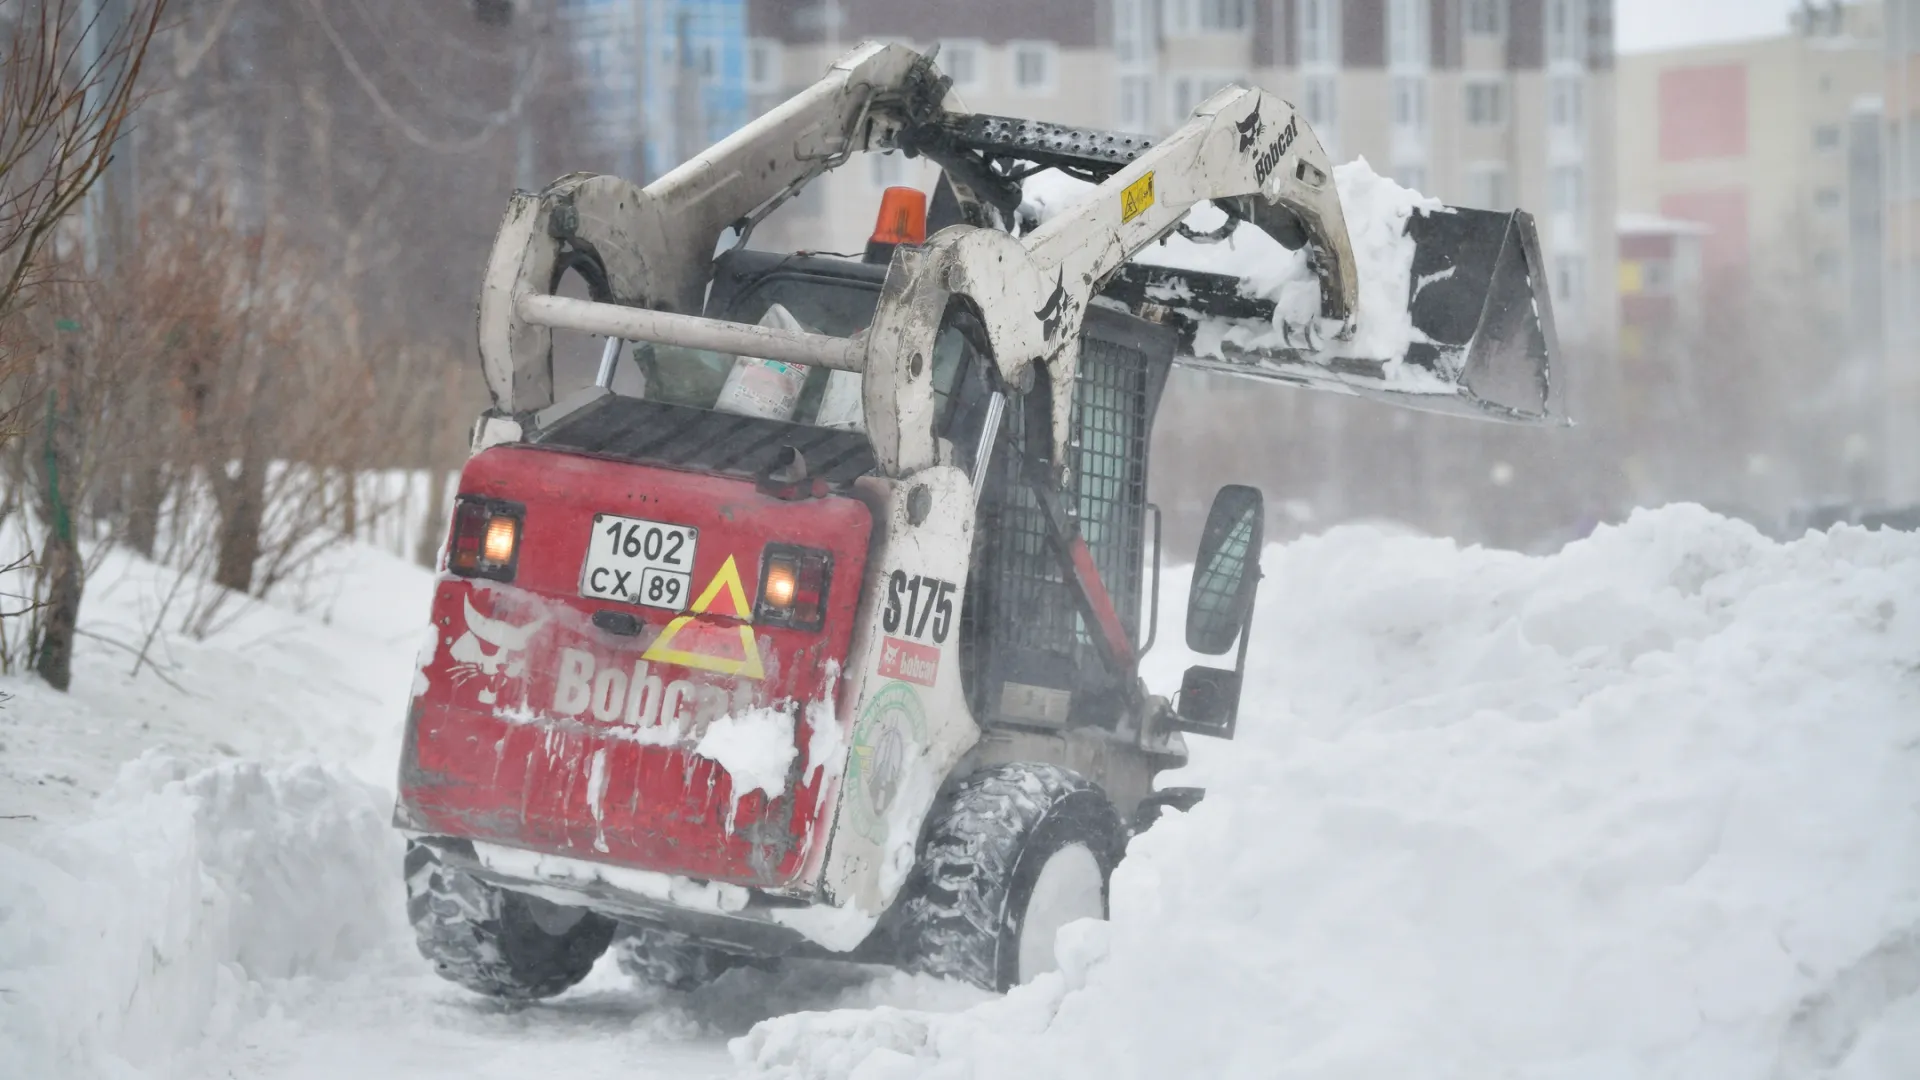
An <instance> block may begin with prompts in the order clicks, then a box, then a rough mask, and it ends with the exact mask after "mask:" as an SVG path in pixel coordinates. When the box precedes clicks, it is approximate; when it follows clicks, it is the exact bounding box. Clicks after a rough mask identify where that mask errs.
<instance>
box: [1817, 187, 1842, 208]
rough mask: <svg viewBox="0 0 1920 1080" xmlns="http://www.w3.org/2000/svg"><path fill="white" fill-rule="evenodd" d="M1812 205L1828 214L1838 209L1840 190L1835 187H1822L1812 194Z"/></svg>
mask: <svg viewBox="0 0 1920 1080" xmlns="http://www.w3.org/2000/svg"><path fill="white" fill-rule="evenodd" d="M1813 205H1814V206H1817V207H1819V208H1820V209H1821V210H1823V211H1826V212H1828V213H1831V212H1833V211H1835V210H1838V209H1840V189H1839V188H1837V187H1823V188H1821V189H1819V190H1818V191H1815V192H1814V193H1813Z"/></svg>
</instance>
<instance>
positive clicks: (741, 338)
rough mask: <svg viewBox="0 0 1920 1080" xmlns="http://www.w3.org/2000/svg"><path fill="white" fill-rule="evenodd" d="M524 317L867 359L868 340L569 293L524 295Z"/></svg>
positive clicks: (655, 336)
mask: <svg viewBox="0 0 1920 1080" xmlns="http://www.w3.org/2000/svg"><path fill="white" fill-rule="evenodd" d="M520 318H521V320H522V321H524V322H528V323H532V324H534V325H536V326H551V327H560V328H565V329H568V330H578V331H581V332H582V333H588V334H602V335H605V336H606V337H608V338H619V339H623V340H626V341H652V342H658V343H660V344H663V345H680V346H684V347H686V348H689V349H711V350H713V351H714V352H719V353H729V354H732V355H735V356H759V357H765V358H766V359H768V360H785V361H788V362H789V363H795V364H811V365H817V366H819V367H826V368H832V369H834V370H836V371H859V370H860V369H861V368H862V367H863V366H864V365H865V362H866V344H865V342H863V341H861V340H860V339H859V338H843V337H834V336H833V335H831V334H809V333H807V332H805V331H802V330H782V329H780V328H778V327H773V326H756V325H751V324H748V323H737V322H725V321H723V320H720V319H703V318H701V317H699V316H698V315H676V314H674V313H673V312H670V311H652V310H649V309H647V308H636V307H622V306H620V305H619V304H596V303H593V302H591V301H588V300H574V299H571V298H570V297H565V296H542V295H539V294H537V293H536V294H533V295H529V296H523V297H521V298H520Z"/></svg>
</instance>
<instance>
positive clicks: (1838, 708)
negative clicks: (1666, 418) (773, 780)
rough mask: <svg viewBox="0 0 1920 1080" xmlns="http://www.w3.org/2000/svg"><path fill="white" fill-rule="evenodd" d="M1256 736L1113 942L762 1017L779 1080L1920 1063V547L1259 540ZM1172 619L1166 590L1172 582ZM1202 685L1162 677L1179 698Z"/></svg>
mask: <svg viewBox="0 0 1920 1080" xmlns="http://www.w3.org/2000/svg"><path fill="white" fill-rule="evenodd" d="M1263 568H1264V570H1265V573H1266V579H1265V581H1264V582H1263V583H1262V586H1261V593H1260V604H1259V609H1258V611H1257V614H1256V619H1255V633H1256V635H1257V636H1256V638H1255V642H1256V645H1255V655H1254V656H1253V657H1252V658H1251V664H1250V668H1251V669H1250V671H1249V681H1250V685H1249V687H1248V693H1247V696H1246V702H1247V704H1246V706H1245V707H1244V708H1243V710H1242V716H1241V719H1240V725H1239V735H1238V738H1237V740H1236V741H1234V742H1233V743H1230V744H1218V743H1208V742H1205V741H1203V740H1195V742H1196V743H1198V744H1199V745H1198V746H1197V747H1196V750H1197V753H1196V762H1195V765H1194V766H1193V768H1192V769H1191V770H1189V774H1188V775H1185V776H1178V775H1176V776H1175V777H1172V778H1170V779H1169V782H1171V783H1198V784H1204V785H1205V786H1206V787H1207V789H1208V792H1209V794H1208V796H1207V798H1206V800H1205V801H1203V802H1201V803H1200V804H1199V805H1198V806H1197V807H1196V808H1195V809H1194V810H1193V811H1192V812H1190V813H1187V814H1178V813H1170V814H1169V815H1168V816H1167V817H1166V818H1165V819H1163V820H1162V822H1161V823H1160V824H1159V825H1156V826H1155V827H1154V828H1153V829H1152V830H1151V831H1150V832H1148V833H1146V834H1144V835H1142V836H1140V837H1138V838H1136V839H1135V840H1134V841H1133V843H1132V845H1131V847H1130V850H1129V853H1128V856H1127V858H1126V860H1125V861H1124V862H1123V863H1122V864H1121V866H1120V868H1119V869H1118V871H1117V872H1116V874H1115V876H1114V878H1113V884H1112V896H1111V901H1112V912H1113V921H1112V922H1111V923H1106V924H1101V923H1092V922H1081V923H1075V924H1071V925H1070V926H1068V927H1067V929H1066V930H1065V931H1063V932H1062V934H1061V937H1060V939H1059V942H1058V945H1057V948H1058V955H1059V957H1060V959H1061V962H1062V972H1061V973H1060V974H1057V975H1049V976H1043V977H1042V978H1041V979H1040V980H1038V981H1036V982H1034V983H1032V984H1029V985H1028V986H1026V987H1024V988H1021V989H1018V990H1016V991H1014V992H1013V993H1011V994H1009V995H1007V996H1005V997H1003V998H997V999H995V1000H993V1001H990V1002H987V1003H985V1004H982V1005H979V1006H977V1007H975V1008H973V1009H971V1010H969V1011H967V1012H964V1013H959V1014H953V1015H935V1014H929V1013H924V1012H917V1011H912V1010H900V1009H884V1008H882V1009H867V1010H850V1011H839V1012H830V1013H815V1014H802V1015H796V1016H790V1017H783V1018H779V1019H775V1020H769V1021H766V1022H765V1023H762V1024H761V1025H759V1026H758V1027H757V1028H755V1029H754V1031H753V1032H752V1033H751V1034H750V1035H748V1036H746V1037H744V1038H742V1039H739V1040H737V1041H736V1042H735V1044H734V1053H735V1056H736V1058H737V1059H738V1060H740V1061H741V1063H742V1064H745V1065H749V1066H753V1067H757V1068H760V1069H762V1070H764V1071H767V1072H770V1073H773V1074H776V1075H784V1076H796V1077H810V1078H820V1077H859V1078H861V1080H878V1078H904V1077H921V1076H928V1077H987V1076H992V1077H1007V1078H1017V1077H1063V1078H1074V1077H1086V1078H1098V1080H1120V1078H1125V1077H1163V1076H1206V1077H1249V1078H1251V1077H1260V1078H1269V1077H1285V1076H1301V1077H1316V1078H1320V1077H1375V1076H1396V1077H1455V1076H1460V1077H1465V1076H1505V1077H1524V1078H1566V1080H1575V1078H1579V1080H1587V1078H1596V1077H1635V1078H1643V1077H1668V1078H1676V1080H1677V1078H1694V1077H1709V1076H1710V1077H1714V1078H1716V1080H1746V1078H1751V1080H1769V1078H1774V1077H1810V1076H1831V1077H1836V1078H1841V1080H1864V1078H1868V1077H1887V1078H1891V1077H1896V1076H1912V1075H1916V1070H1917V1069H1920V889H1916V888H1915V882H1920V814H1916V812H1915V800H1916V798H1920V794H1917V793H1920V752H1916V749H1915V748H1916V747H1917V746H1920V536H1915V535H1912V534H1903V533H1895V532H1874V533H1869V532H1866V531H1862V530H1859V529H1853V528H1848V527H1841V528H1838V529H1835V530H1834V531H1833V532H1831V533H1829V534H1818V533H1816V534H1811V535H1809V536H1807V537H1806V538H1804V539H1801V540H1799V541H1796V542H1793V543H1789V544H1776V543H1774V542H1772V541H1769V540H1767V539H1765V538H1763V537H1762V536H1760V535H1759V534H1758V533H1757V532H1755V531H1754V530H1753V529H1751V528H1750V527H1748V526H1746V525H1745V524H1742V523H1740V522H1735V521H1729V520H1726V519H1723V518H1719V517H1716V516H1714V515H1712V514H1710V513H1708V512H1706V511H1704V510H1701V509H1699V508H1698V507H1689V506H1677V507H1671V508H1668V509H1665V510H1660V511H1642V512H1639V513H1636V514H1635V515H1634V517H1632V518H1631V519H1630V520H1628V521H1627V522H1626V523H1625V524H1624V525H1621V526H1619V527H1612V528H1602V529H1600V530H1598V531H1597V532H1596V533H1595V534H1594V535H1593V536H1592V537H1591V538H1589V539H1587V540H1584V541H1580V542H1577V543H1574V544H1570V545H1568V547H1567V548H1566V549H1565V550H1564V551H1562V552H1560V553H1559V554H1556V555H1553V556H1550V557H1545V558H1530V557H1526V556H1522V555H1518V554H1514V553H1510V552H1502V551H1491V550H1484V549H1480V548H1466V549H1461V548H1459V547H1457V546H1456V545H1455V544H1454V543H1453V542H1451V541H1447V540H1436V539H1424V538H1416V537H1405V536H1394V535H1388V534H1386V533H1384V532H1381V531H1378V530H1373V529H1368V528H1342V529H1335V530H1333V531H1332V532H1329V533H1327V534H1326V535H1324V536H1320V537H1314V538H1310V539H1306V540H1301V541H1298V542H1295V543H1293V544H1289V545H1286V546H1281V547H1273V548H1269V549H1268V550H1267V552H1266V554H1265V557H1264V559H1263ZM1172 584H1173V585H1174V586H1175V591H1179V590H1178V584H1179V583H1178V582H1177V581H1175V582H1173V583H1172ZM1189 660H1190V658H1186V657H1179V656H1170V655H1168V656H1160V657H1158V658H1157V663H1158V667H1157V668H1156V670H1154V671H1152V672H1150V673H1149V676H1150V680H1151V681H1152V682H1153V683H1154V684H1155V685H1158V686H1162V687H1164V686H1166V685H1167V684H1168V682H1169V679H1170V677H1171V678H1174V679H1177V673H1178V671H1179V669H1181V668H1183V667H1184V666H1185V664H1186V663H1187V662H1189Z"/></svg>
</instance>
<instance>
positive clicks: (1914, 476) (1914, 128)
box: [1881, 0, 1920, 502]
mask: <svg viewBox="0 0 1920 1080" xmlns="http://www.w3.org/2000/svg"><path fill="white" fill-rule="evenodd" d="M1885 73H1886V78H1885V83H1884V86H1885V96H1884V112H1885V124H1886V126H1885V144H1884V152H1883V153H1882V155H1881V156H1882V159H1883V163H1884V169H1883V172H1882V177H1883V189H1884V190H1883V196H1884V205H1885V211H1886V231H1885V260H1886V267H1887V274H1886V288H1885V291H1884V293H1883V294H1882V296H1883V300H1884V304H1883V310H1884V313H1885V317H1884V322H1883V325H1884V327H1885V335H1886V350H1885V353H1884V358H1883V362H1884V364H1885V365H1886V388H1887V394H1886V407H1887V414H1886V419H1885V421H1884V427H1885V431H1886V439H1887V450H1888V453H1887V495H1888V498H1889V499H1891V500H1894V501H1897V502H1913V501H1920V0H1888V4H1887V11H1886V64H1885Z"/></svg>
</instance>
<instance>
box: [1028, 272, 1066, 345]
mask: <svg viewBox="0 0 1920 1080" xmlns="http://www.w3.org/2000/svg"><path fill="white" fill-rule="evenodd" d="M1066 313H1067V269H1066V267H1064V266H1063V267H1061V268H1060V274H1059V276H1058V277H1057V278H1055V279H1054V282H1053V295H1051V296H1049V297H1047V302H1046V303H1045V304H1043V305H1041V307H1040V310H1039V311H1036V312H1034V313H1033V317H1034V318H1036V319H1039V320H1040V333H1041V335H1042V336H1044V337H1045V338H1046V339H1047V340H1048V341H1052V340H1053V337H1054V335H1055V334H1058V333H1059V332H1060V319H1061V317H1062V316H1063V315H1065V314H1066Z"/></svg>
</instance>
